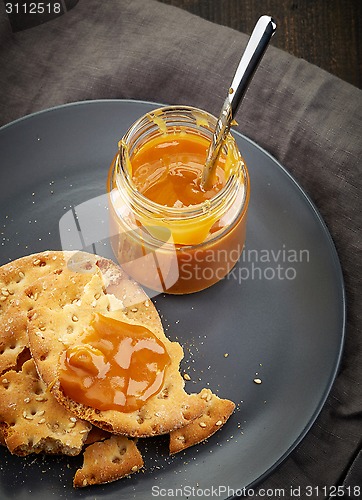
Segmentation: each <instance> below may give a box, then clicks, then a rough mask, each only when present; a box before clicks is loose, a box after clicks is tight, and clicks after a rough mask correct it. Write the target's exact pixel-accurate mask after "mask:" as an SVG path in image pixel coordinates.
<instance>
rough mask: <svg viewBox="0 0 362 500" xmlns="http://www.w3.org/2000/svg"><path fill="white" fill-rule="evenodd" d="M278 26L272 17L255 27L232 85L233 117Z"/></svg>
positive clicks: (267, 17)
mask: <svg viewBox="0 0 362 500" xmlns="http://www.w3.org/2000/svg"><path fill="white" fill-rule="evenodd" d="M276 27H277V26H276V24H275V22H274V21H273V19H272V18H271V17H270V16H262V17H261V18H260V19H259V20H258V22H257V23H256V25H255V28H254V30H253V32H252V34H251V36H250V39H249V42H248V44H247V46H246V48H245V51H244V54H243V56H242V58H241V59H240V62H239V65H238V67H237V69H236V72H235V75H234V78H233V81H232V82H231V85H230V91H229V96H228V97H229V100H230V106H231V110H232V117H234V116H235V114H236V112H237V110H238V108H239V106H240V103H241V100H242V98H243V97H244V94H245V92H246V90H247V88H248V86H249V83H250V81H251V79H252V78H253V76H254V73H255V71H256V69H257V67H258V65H259V63H260V61H261V59H262V57H263V55H264V52H265V51H266V48H267V47H268V45H269V42H270V39H271V37H272V36H273V35H274V33H275V30H276Z"/></svg>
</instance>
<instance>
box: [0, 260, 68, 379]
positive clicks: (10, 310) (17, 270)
mask: <svg viewBox="0 0 362 500" xmlns="http://www.w3.org/2000/svg"><path fill="white" fill-rule="evenodd" d="M70 255H71V254H70V253H67V252H66V253H63V252H50V251H49V252H42V253H37V254H33V255H28V256H26V257H22V258H20V259H17V260H15V261H13V262H9V263H8V264H5V265H3V266H1V267H0V374H1V373H3V372H5V371H6V370H9V369H12V368H15V367H16V365H17V360H18V357H19V356H20V355H21V353H22V352H23V351H24V350H25V349H26V348H27V347H28V336H27V333H26V325H27V312H28V309H29V308H30V307H31V305H30V304H29V297H27V296H26V295H25V294H24V289H25V288H27V287H28V286H29V285H31V283H33V282H34V281H36V280H37V279H38V278H39V277H41V276H45V275H47V274H49V273H51V272H54V271H56V270H57V269H59V268H62V267H64V266H65V258H64V257H65V256H66V257H67V258H69V256H70Z"/></svg>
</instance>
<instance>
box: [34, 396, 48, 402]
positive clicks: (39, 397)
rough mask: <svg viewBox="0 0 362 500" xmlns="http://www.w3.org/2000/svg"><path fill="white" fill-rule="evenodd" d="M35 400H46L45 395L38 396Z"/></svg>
mask: <svg viewBox="0 0 362 500" xmlns="http://www.w3.org/2000/svg"><path fill="white" fill-rule="evenodd" d="M35 401H46V398H45V397H44V396H36V398H35Z"/></svg>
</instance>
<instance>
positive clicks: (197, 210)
mask: <svg viewBox="0 0 362 500" xmlns="http://www.w3.org/2000/svg"><path fill="white" fill-rule="evenodd" d="M180 111H181V112H189V113H193V112H195V111H196V112H197V113H201V114H202V115H204V116H207V117H208V118H209V119H211V121H212V122H214V124H215V125H216V122H217V119H216V117H215V116H214V115H212V114H211V113H209V112H208V111H205V110H203V109H200V108H196V107H193V106H186V105H170V106H164V107H160V108H156V109H154V110H152V111H151V112H149V113H146V114H145V115H143V116H141V117H140V118H138V120H136V121H135V122H134V123H133V124H132V125H131V126H130V128H129V129H128V130H127V132H126V133H125V134H124V136H123V138H122V139H121V140H120V141H119V154H118V155H117V159H116V161H115V170H116V172H115V173H116V175H115V180H116V185H117V187H118V189H120V188H121V187H120V185H119V180H120V179H119V176H120V175H122V176H123V178H124V180H125V181H126V185H127V188H128V189H129V190H130V192H131V194H132V196H133V199H134V200H136V201H137V204H140V206H142V207H143V209H146V210H147V211H148V212H152V214H153V215H156V216H157V215H158V216H160V217H162V218H165V219H167V220H170V221H176V220H180V219H183V220H190V219H194V218H198V217H200V215H203V214H206V213H207V212H209V211H214V210H218V209H219V208H220V207H221V206H222V205H224V204H225V196H231V195H232V194H233V190H235V191H237V189H236V188H237V187H238V186H239V183H238V177H237V175H235V173H231V174H230V176H229V178H228V179H227V181H226V183H225V186H223V187H222V189H220V191H218V192H217V193H216V194H215V195H214V196H212V197H211V198H209V199H207V200H205V201H203V202H201V203H197V204H194V205H189V206H187V207H168V206H165V205H161V204H159V203H157V202H155V201H153V200H150V199H149V198H147V197H146V196H145V195H144V194H142V193H141V192H140V191H139V190H138V189H137V188H136V186H135V185H134V182H133V180H132V177H131V175H130V173H129V171H128V169H127V167H126V165H127V161H129V162H131V160H130V157H129V152H128V147H129V141H130V139H131V138H132V135H133V134H134V133H135V131H137V129H138V128H139V127H140V126H142V123H143V122H144V121H145V120H147V119H148V120H150V117H151V116H152V115H153V116H155V117H159V116H161V115H165V114H167V113H177V112H180ZM200 127H201V126H200V125H199V128H200ZM204 129H205V130H206V128H205V127H204ZM229 134H230V136H231V138H232V139H233V141H234V143H235V145H236V141H235V138H234V137H233V135H232V134H231V133H229ZM121 159H123V160H125V161H121ZM240 168H241V170H242V176H243V185H244V195H243V200H242V207H241V210H242V211H243V210H244V208H245V206H246V204H247V201H248V199H249V196H248V195H249V190H250V186H249V182H250V181H249V174H248V169H247V167H246V165H245V162H244V161H243V159H242V158H241V161H240ZM234 188H235V189H234ZM235 194H236V193H235ZM165 212H166V213H167V215H166V214H165Z"/></svg>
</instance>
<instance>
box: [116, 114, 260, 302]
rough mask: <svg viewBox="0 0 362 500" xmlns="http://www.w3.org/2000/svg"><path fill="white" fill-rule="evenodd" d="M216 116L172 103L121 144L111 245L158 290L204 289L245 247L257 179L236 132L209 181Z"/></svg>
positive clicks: (145, 119) (145, 120)
mask: <svg viewBox="0 0 362 500" xmlns="http://www.w3.org/2000/svg"><path fill="white" fill-rule="evenodd" d="M216 121H217V120H216V118H215V117H214V116H212V115H211V114H209V113H207V112H206V111H203V110H200V109H197V108H193V107H189V106H169V107H164V108H160V109H156V110H154V111H153V112H150V113H148V114H146V115H145V116H143V117H141V118H140V119H139V120H137V121H136V122H135V123H134V124H133V125H132V126H131V127H130V129H129V130H128V131H127V133H126V134H125V136H124V137H123V138H122V139H121V140H120V141H119V151H118V154H117V155H116V156H115V158H114V160H113V162H112V164H111V167H110V171H109V177H108V193H109V205H110V221H111V244H112V248H113V251H114V253H115V256H116V257H117V260H118V261H119V263H120V264H121V266H122V267H124V269H125V271H126V272H127V273H128V274H129V275H130V276H132V277H133V278H134V279H135V280H136V281H138V282H139V283H140V284H141V285H143V286H146V287H148V288H150V289H152V290H156V291H159V292H165V293H170V294H186V293H192V292H197V291H199V290H203V289H205V288H207V287H209V286H211V285H213V284H214V283H216V282H218V281H220V280H221V279H222V278H224V277H225V276H226V275H227V274H228V273H229V271H230V270H231V269H232V268H233V266H234V265H235V263H236V262H237V260H238V259H239V257H240V254H241V252H242V250H243V247H244V242H245V230H246V218H247V210H248V203H249V196H250V184H249V175H248V171H247V168H246V165H245V163H244V161H243V159H242V157H241V155H240V152H239V150H238V147H237V144H236V142H235V139H234V138H233V137H232V135H231V134H229V135H228V137H227V140H226V143H225V145H224V146H223V148H222V150H221V153H220V155H219V158H218V160H217V164H216V168H215V171H214V174H213V176H212V178H211V179H209V181H208V182H207V184H206V186H204V187H203V186H202V185H201V175H202V170H203V167H204V164H205V160H206V155H207V150H208V148H209V145H210V141H211V138H212V134H213V131H214V130H215V126H216Z"/></svg>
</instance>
